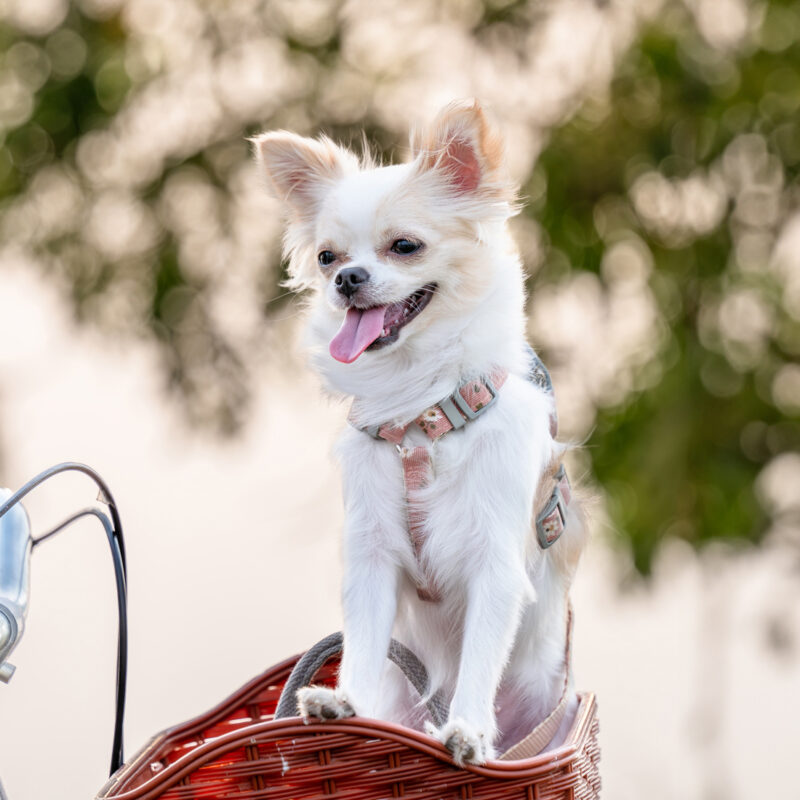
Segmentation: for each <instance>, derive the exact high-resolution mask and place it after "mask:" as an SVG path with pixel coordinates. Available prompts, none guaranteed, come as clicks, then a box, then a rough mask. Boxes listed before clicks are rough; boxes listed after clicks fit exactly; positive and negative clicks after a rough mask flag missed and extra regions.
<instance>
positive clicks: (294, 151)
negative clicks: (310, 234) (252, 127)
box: [251, 131, 358, 218]
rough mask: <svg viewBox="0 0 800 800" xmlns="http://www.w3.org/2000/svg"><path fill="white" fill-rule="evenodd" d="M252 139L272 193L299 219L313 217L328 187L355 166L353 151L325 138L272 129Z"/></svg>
mask: <svg viewBox="0 0 800 800" xmlns="http://www.w3.org/2000/svg"><path fill="white" fill-rule="evenodd" d="M251 141H252V142H253V144H254V146H255V151H256V158H257V159H258V161H259V163H260V164H261V165H262V166H263V167H264V171H265V173H266V176H267V182H268V184H269V189H270V190H271V192H272V194H273V195H274V196H275V197H276V198H277V199H278V200H281V201H282V202H284V203H286V204H287V205H288V206H289V208H290V209H292V210H293V211H294V212H295V213H296V214H297V215H298V216H299V217H300V218H308V217H310V216H313V214H314V213H315V212H316V210H317V208H318V206H319V203H320V201H321V200H322V198H323V197H324V195H325V192H326V191H327V189H329V188H330V186H331V185H332V184H333V183H334V182H335V181H336V180H337V179H338V178H340V177H342V176H343V175H345V174H346V173H347V172H348V171H350V170H352V169H355V168H357V166H358V162H357V160H356V158H355V156H354V155H353V154H352V153H350V152H349V151H347V150H344V149H342V148H341V147H339V146H338V145H336V144H334V143H333V142H332V141H331V140H330V139H327V138H325V137H322V138H320V139H308V138H305V137H303V136H298V135H297V134H295V133H289V132H288V131H271V132H269V133H262V134H261V135H260V136H256V137H254V138H253V139H251Z"/></svg>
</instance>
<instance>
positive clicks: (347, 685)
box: [298, 431, 406, 719]
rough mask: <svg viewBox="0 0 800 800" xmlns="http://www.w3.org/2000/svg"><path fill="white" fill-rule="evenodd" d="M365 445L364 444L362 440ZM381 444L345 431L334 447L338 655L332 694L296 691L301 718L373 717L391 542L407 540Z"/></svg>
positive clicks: (389, 596)
mask: <svg viewBox="0 0 800 800" xmlns="http://www.w3.org/2000/svg"><path fill="white" fill-rule="evenodd" d="M365 440H366V441H365ZM384 444H385V443H383V442H381V443H374V442H372V440H368V439H367V438H366V437H365V435H364V434H363V433H361V432H360V431H347V432H346V435H345V437H344V440H343V442H342V443H341V445H340V457H341V459H342V465H343V468H344V473H345V478H346V479H345V487H344V489H345V492H344V493H345V513H346V524H345V531H344V553H343V555H344V585H343V590H342V607H343V612H344V651H343V655H342V664H341V667H340V669H339V682H338V685H337V687H336V689H329V688H326V687H320V686H311V687H308V688H306V689H301V690H300V692H298V703H299V707H300V713H301V714H302V716H303V717H304V718H305V719H308V718H309V717H317V718H319V719H337V718H342V717H348V716H352V715H353V714H358V715H359V716H365V717H369V716H375V713H376V710H377V708H378V705H379V703H378V701H379V695H378V692H379V684H380V679H381V674H382V672H383V668H384V666H385V662H386V656H387V653H388V651H389V642H390V640H391V635H392V626H393V625H394V620H395V614H396V612H397V593H398V585H399V580H400V571H401V567H400V563H401V557H400V555H399V554H398V552H397V543H398V542H405V541H406V534H405V533H404V528H403V524H404V520H403V517H402V511H403V508H404V507H403V506H402V504H401V503H400V502H399V499H400V498H399V497H395V496H394V495H393V493H394V494H395V495H396V494H397V493H398V492H399V487H400V486H401V485H402V483H401V476H400V474H399V465H398V463H397V456H396V453H395V452H394V449H393V448H390V447H384V446H383V445H384Z"/></svg>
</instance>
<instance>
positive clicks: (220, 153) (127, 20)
mask: <svg viewBox="0 0 800 800" xmlns="http://www.w3.org/2000/svg"><path fill="white" fill-rule="evenodd" d="M465 96H477V97H480V98H481V99H482V100H483V101H484V102H485V103H487V104H488V105H489V106H490V107H491V108H492V109H493V111H494V114H495V116H496V118H497V119H498V121H499V122H500V124H501V126H502V128H503V129H504V131H505V133H506V137H507V141H508V154H509V161H510V167H511V170H512V172H513V174H514V176H515V177H516V178H517V179H518V180H519V183H520V186H521V192H522V195H523V197H524V199H525V207H524V209H523V211H522V213H521V214H520V215H519V216H518V217H517V218H516V219H515V220H514V221H513V227H514V231H515V235H516V238H517V241H518V242H519V244H520V247H521V250H522V253H523V257H524V262H525V265H526V269H527V272H528V275H529V278H528V286H529V290H530V295H531V298H530V303H529V320H530V323H529V333H530V339H531V342H532V343H533V344H534V345H535V346H536V347H537V349H538V350H539V351H540V353H541V355H542V356H543V357H544V360H545V362H546V363H547V364H548V366H549V367H550V368H551V372H552V375H553V378H554V382H555V387H556V393H557V398H558V401H559V411H560V419H561V434H562V437H564V438H568V439H571V440H574V441H580V442H584V443H585V446H584V447H583V448H582V449H581V450H579V451H578V452H576V453H575V454H574V458H573V463H572V471H573V474H574V475H578V476H581V477H582V479H583V480H584V481H585V482H586V483H587V484H588V485H589V486H591V487H592V488H593V489H594V491H595V493H596V496H597V502H596V503H595V508H594V511H593V516H594V520H595V524H594V540H593V544H592V546H591V547H590V549H589V552H588V554H587V556H586V558H585V561H584V564H583V566H582V571H581V574H580V576H579V579H578V581H577V585H576V587H575V605H576V610H577V628H576V672H577V678H578V683H579V684H580V685H581V686H582V687H585V688H588V689H592V690H594V691H596V692H597V693H598V695H599V701H600V711H601V722H602V745H603V748H604V759H603V775H604V780H605V786H606V791H605V796H606V797H608V798H614V800H625V799H626V798H631V799H633V798H641V797H647V798H656V799H657V798H674V797H681V798H688V799H693V798H697V799H698V800H700V799H701V798H702V799H703V800H711V799H712V798H715V799H716V798H720V799H722V798H725V800H735V798H745V797H752V796H764V797H770V798H797V797H798V796H800V790H798V787H797V780H796V770H795V764H796V759H797V756H796V753H797V747H798V745H800V723H798V722H797V720H798V718H800V674H799V671H798V668H797V657H798V652H797V647H798V636H799V635H800V605H799V604H798V600H799V599H800V454H798V451H800V364H799V363H798V355H800V180H799V178H798V174H799V172H800V113H799V112H800V3H798V2H796V0H793V1H789V0H770V1H769V2H766V1H765V0H605V1H601V0H551V1H550V2H547V1H546V0H538V1H537V0H442V1H441V2H429V1H428V0H403V2H397V0H348V1H346V2H344V1H340V0H229V1H228V2H215V1H214V0H75V2H72V3H70V2H68V1H67V0H0V365H1V366H2V369H0V484H5V485H8V486H10V487H12V488H15V487H17V486H19V485H20V484H21V483H22V482H23V481H24V480H26V479H27V478H28V477H30V476H31V475H32V474H33V473H34V472H37V471H38V470H40V469H42V468H44V467H45V466H48V465H49V464H50V463H54V462H56V461H62V460H67V459H75V460H84V461H87V462H88V463H90V464H92V465H93V466H95V467H96V468H98V469H99V470H100V471H101V473H102V474H103V475H104V476H105V477H106V479H107V480H108V482H109V483H110V485H111V487H112V489H113V490H114V491H115V494H116V497H117V500H118V502H119V504H120V506H121V509H122V514H123V522H124V523H125V524H126V530H127V536H128V548H129V558H130V569H131V577H130V615H131V647H132V654H131V676H130V694H129V702H130V704H129V712H128V724H127V740H128V752H129V753H130V752H132V749H137V748H138V747H139V746H141V745H142V744H143V743H144V742H145V740H146V739H147V738H148V737H149V736H150V735H151V734H153V733H155V732H156V731H157V730H159V729H160V728H163V727H165V726H167V725H169V724H172V723H175V722H178V721H182V720H183V719H185V718H187V717H189V716H192V715H193V714H195V713H199V712H200V711H202V710H204V709H205V708H207V707H209V706H210V705H212V704H214V703H215V702H217V700H219V699H221V698H222V697H223V696H224V695H226V694H228V693H229V692H230V691H232V690H233V689H235V688H236V687H238V686H239V685H240V684H241V683H243V682H244V681H245V680H247V679H248V678H249V677H251V676H252V675H253V674H255V673H257V672H259V671H260V670H261V669H263V668H264V667H265V666H267V665H268V664H271V663H273V662H275V661H277V660H280V659H282V658H283V657H285V656H286V655H287V654H289V653H292V652H296V651H298V650H301V649H303V648H304V647H306V646H308V645H309V644H311V643H312V642H313V641H315V640H316V639H318V638H320V637H321V636H322V635H324V634H326V633H328V632H329V631H330V630H333V629H336V628H338V627H339V626H340V612H339V607H338V584H339V580H340V571H341V567H340V564H339V560H338V543H337V542H338V532H339V528H340V525H341V517H342V511H341V507H340V501H339V496H338V476H337V474H336V472H335V466H334V464H333V463H332V460H331V459H330V457H329V450H330V447H331V444H332V442H333V441H334V439H335V436H336V431H337V430H338V429H339V428H340V427H341V425H342V424H343V420H344V414H345V407H344V406H342V405H340V404H337V403H335V402H330V401H326V400H323V399H322V398H321V396H320V392H319V387H318V385H317V383H316V380H315V379H314V377H313V376H312V375H311V374H310V373H309V371H308V370H307V368H306V367H305V365H304V362H303V358H302V352H301V350H300V348H299V347H298V345H297V332H298V328H299V325H300V324H301V319H302V306H303V302H302V298H299V297H297V296H296V295H293V294H290V293H287V292H286V291H285V289H283V288H281V280H282V278H283V276H284V272H283V270H284V264H283V262H282V260H281V254H280V230H281V220H280V210H279V209H278V208H277V207H276V205H275V204H274V203H273V202H272V201H271V200H269V199H268V198H267V197H266V195H265V192H264V191H263V186H262V183H261V180H260V176H259V175H258V172H257V170H256V168H255V166H254V164H253V162H252V158H251V154H250V151H249V146H248V143H247V141H246V138H245V137H246V136H248V135H251V134H253V133H255V132H258V131H261V130H264V129H270V128H287V129H291V130H294V131H298V132H300V133H304V134H309V135H313V134H316V133H318V132H324V133H327V134H329V135H331V136H332V137H334V138H336V139H337V140H339V141H342V142H343V143H345V144H349V145H351V146H352V147H353V148H354V149H355V150H360V149H361V148H362V147H363V143H362V142H363V140H362V138H361V131H362V130H363V131H365V132H366V140H367V141H368V142H369V144H370V146H371V147H372V148H373V149H375V150H377V151H378V152H380V153H381V154H382V155H383V156H385V158H386V159H395V160H402V159H403V158H404V157H405V156H406V154H407V146H406V143H407V133H408V129H409V127H410V126H412V125H417V124H420V123H423V122H424V121H425V120H426V119H428V118H429V117H430V116H431V115H432V114H434V113H435V111H436V110H437V109H438V108H439V107H440V106H441V105H442V104H444V103H446V102H448V101H450V100H451V99H454V98H457V97H465ZM91 496H92V491H91V489H90V488H88V487H87V486H86V485H85V484H84V483H83V482H82V481H81V480H80V479H77V478H76V479H72V478H66V477H65V478H63V479H61V482H60V483H59V484H58V485H57V486H56V487H52V488H48V489H45V490H42V491H41V492H40V494H39V495H37V496H35V497H33V498H32V499H31V501H30V503H29V510H30V511H31V515H32V517H33V521H34V527H35V528H36V529H37V530H43V529H44V527H45V526H46V525H47V524H49V523H53V522H56V521H58V520H59V519H60V518H61V517H63V516H65V515H66V514H67V513H68V512H70V511H73V510H75V509H76V508H77V507H79V506H83V505H85V504H86V502H88V501H90V500H91V499H92V497H91ZM107 560H108V556H107V553H106V552H105V543H104V541H103V538H102V536H101V535H100V532H99V531H97V530H94V529H93V528H92V526H91V523H86V525H85V526H83V527H80V528H78V529H76V530H75V531H74V532H72V533H71V534H65V535H63V536H62V537H60V538H59V539H57V540H54V541H53V542H52V543H51V544H48V545H47V546H46V547H43V548H42V549H41V551H37V553H36V555H35V558H34V563H33V576H32V591H33V598H32V602H31V608H30V617H29V630H28V632H27V633H26V637H25V639H24V640H23V642H22V644H21V645H20V647H19V649H18V650H17V652H16V653H15V656H16V663H17V665H18V667H19V670H18V673H17V675H16V676H15V678H14V680H13V681H12V683H11V684H10V685H9V686H7V687H6V686H0V779H2V782H3V785H4V787H5V789H6V791H7V793H8V795H9V797H10V800H38V798H44V797H59V798H64V799H65V800H71V799H72V798H75V799H76V800H77V799H78V798H86V797H91V796H93V792H94V791H95V790H96V789H98V788H99V787H100V785H101V784H102V783H103V782H104V777H105V776H104V769H105V765H106V763H107V754H108V749H109V746H110V733H111V723H112V719H111V717H112V695H113V664H114V631H115V624H116V623H115V616H114V613H115V612H114V596H113V583H112V579H111V570H110V569H109V567H108V564H107Z"/></svg>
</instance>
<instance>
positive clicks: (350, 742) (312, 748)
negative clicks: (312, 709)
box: [98, 659, 600, 800]
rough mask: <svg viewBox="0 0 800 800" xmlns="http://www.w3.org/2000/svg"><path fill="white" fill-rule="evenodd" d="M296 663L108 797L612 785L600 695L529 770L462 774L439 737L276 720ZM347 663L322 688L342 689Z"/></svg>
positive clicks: (136, 768)
mask: <svg viewBox="0 0 800 800" xmlns="http://www.w3.org/2000/svg"><path fill="white" fill-rule="evenodd" d="M295 661H296V659H290V660H289V661H285V662H283V663H282V664H278V665H276V666H275V667H272V668H271V669H268V670H267V671H266V672H265V673H264V674H263V675H260V676H259V677H257V678H256V679H254V680H253V681H251V682H250V683H248V684H247V685H246V686H243V687H242V688H241V689H239V691H238V692H236V693H235V694H233V695H232V696H231V697H229V698H228V699H227V700H225V701H224V702H223V703H221V704H220V705H219V706H217V707H216V708H214V709H212V710H211V711H209V712H208V713H206V714H203V715H202V716H200V717H197V718H196V719H193V720H191V721H189V722H186V723H184V724H183V725H179V726H177V727H175V728H170V729H169V730H167V731H165V732H163V733H161V734H159V735H158V736H156V737H155V738H154V739H152V741H151V742H150V743H149V744H148V745H147V746H146V747H145V748H144V749H143V750H141V751H140V752H139V753H138V754H137V755H136V756H134V757H133V758H132V759H130V760H129V762H128V763H127V764H126V765H125V766H124V767H122V768H121V769H120V770H119V771H118V772H117V773H115V775H113V776H112V777H111V779H110V780H109V782H108V783H107V784H106V785H105V786H104V787H103V789H102V790H101V791H100V794H99V795H98V798H103V799H104V800H105V799H106V798H116V800H156V798H158V800H223V798H224V800H260V799H263V800H267V799H268V798H269V799H270V800H290V798H292V799H294V800H305V799H306V798H319V799H320V800H322V798H339V799H344V798H348V800H349V798H353V800H356V799H357V800H380V799H382V798H394V797H411V798H416V799H417V800H439V799H440V798H448V800H449V799H450V798H452V800H495V799H496V800H501V798H502V800H516V799H517V798H518V799H519V800H595V798H598V797H599V791H600V777H599V767H598V762H599V759H600V751H599V747H598V743H597V733H598V721H597V707H596V703H595V698H594V695H592V694H583V695H581V696H580V705H579V708H578V712H577V715H576V718H575V721H574V723H573V725H572V729H571V731H570V734H569V736H568V738H567V741H566V742H565V744H564V745H562V746H561V747H559V748H557V749H555V750H551V751H548V752H545V753H542V754H541V755H539V756H536V757H535V758H530V759H525V760H522V761H492V762H489V763H487V764H485V765H483V766H481V767H473V766H468V767H466V768H459V767H456V766H455V765H454V764H453V762H452V759H451V758H450V755H449V753H448V752H447V751H446V750H445V749H444V748H443V747H442V746H441V745H439V744H438V743H437V742H436V741H434V740H433V739H432V738H430V737H428V736H425V735H424V734H421V733H417V732H416V731H412V730H410V729H408V728H403V727H400V726H398V725H392V724H390V723H384V722H379V721H376V720H369V719H360V718H351V719H347V720H340V721H336V722H326V723H312V724H309V725H304V724H303V723H302V721H301V720H299V719H297V718H289V719H280V720H275V719H273V715H274V712H275V707H276V704H277V702H278V699H279V697H280V694H281V690H282V688H283V684H284V683H285V681H286V679H287V678H288V676H289V674H290V672H291V669H292V667H293V665H294V664H295ZM337 668H338V661H337V660H336V659H333V660H331V661H329V662H328V663H327V664H326V665H325V666H323V667H322V669H321V670H320V672H319V673H318V674H317V677H316V679H315V682H317V683H323V684H328V685H334V684H335V679H336V671H337Z"/></svg>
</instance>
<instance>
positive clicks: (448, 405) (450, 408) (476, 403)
mask: <svg viewBox="0 0 800 800" xmlns="http://www.w3.org/2000/svg"><path fill="white" fill-rule="evenodd" d="M529 356H530V369H529V372H528V379H529V380H530V381H531V382H533V383H535V384H537V385H538V386H540V387H541V388H542V389H544V390H545V391H546V392H547V393H549V394H552V393H553V386H552V383H551V381H550V374H549V373H548V372H547V369H546V368H545V366H544V364H542V362H541V361H540V360H539V358H538V356H537V355H536V354H535V353H534V352H533V350H532V349H530V348H529ZM507 378H508V372H507V371H505V370H495V371H494V372H492V373H491V374H490V376H489V377H488V378H476V379H473V380H469V381H464V383H462V384H460V385H459V386H458V388H457V389H456V391H454V392H453V393H452V394H451V395H448V396H447V397H445V398H444V399H443V400H440V401H439V402H438V403H436V404H434V405H432V406H430V407H429V408H426V409H425V411H423V412H422V413H421V414H420V415H419V416H418V417H416V419H414V420H412V421H411V422H410V423H408V425H405V426H402V427H395V426H392V425H389V424H385V425H374V426H367V427H360V426H358V425H356V424H355V422H354V420H353V417H352V411H351V414H350V417H349V422H350V424H351V425H353V426H354V427H356V428H358V429H359V430H361V431H364V433H367V434H369V435H370V436H372V438H374V439H382V440H383V441H386V442H389V443H390V444H393V445H395V447H396V448H397V452H398V454H399V455H400V460H401V462H402V465H403V480H404V483H405V493H406V509H407V515H408V533H409V536H410V538H411V544H412V546H413V548H414V555H415V557H416V561H417V566H418V568H419V572H420V575H424V574H425V569H424V566H423V563H422V547H423V545H424V543H425V531H424V519H423V515H422V513H421V511H420V510H419V507H418V506H417V504H416V503H415V502H414V494H415V493H416V492H418V491H419V490H421V489H423V488H424V487H425V486H426V485H427V484H428V482H429V481H430V478H431V475H432V474H433V458H432V456H431V452H430V450H429V449H428V448H427V447H424V446H421V445H420V446H418V447H404V446H403V439H404V438H405V435H406V431H407V430H408V429H409V428H410V427H411V426H412V425H417V426H418V427H419V428H421V429H422V431H423V432H424V433H425V434H426V436H427V437H428V438H429V439H431V440H432V441H436V440H437V439H441V437H442V436H444V435H445V434H448V433H450V432H451V431H455V430H458V429H459V428H463V427H464V426H465V425H466V424H467V423H468V422H472V421H473V420H476V419H477V418H478V417H479V416H481V414H483V413H484V412H485V411H486V410H487V409H488V408H491V406H492V405H493V404H494V403H495V402H496V400H497V395H498V392H499V391H500V389H501V388H502V386H503V384H504V383H505V382H506V379H507ZM557 430H558V420H557V417H556V414H555V411H553V414H552V415H551V417H550V433H551V435H552V436H555V435H556V433H557ZM553 479H554V481H555V486H554V488H553V491H552V492H551V494H550V496H549V498H548V500H547V502H546V503H545V504H544V507H543V508H542V509H541V510H540V511H539V513H538V514H537V516H536V538H537V540H538V542H539V546H540V547H541V548H542V549H543V550H546V549H547V548H548V547H550V546H551V545H552V544H553V543H554V542H555V541H557V540H558V538H559V536H561V534H562V533H563V532H564V528H565V526H566V519H567V506H568V505H569V502H570V499H571V489H570V483H569V479H568V478H567V473H566V471H565V470H564V466H563V464H559V465H558V469H557V471H556V472H555V475H554V476H553ZM417 594H418V595H419V597H420V599H422V600H428V601H432V602H437V601H439V600H440V599H441V593H440V591H439V589H438V587H437V586H436V585H435V583H434V582H433V580H432V579H431V578H430V577H428V578H427V580H426V581H425V582H424V583H422V584H419V583H418V585H417Z"/></svg>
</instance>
